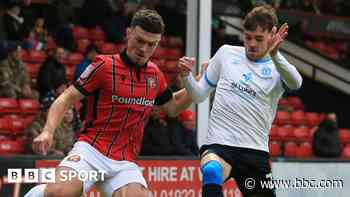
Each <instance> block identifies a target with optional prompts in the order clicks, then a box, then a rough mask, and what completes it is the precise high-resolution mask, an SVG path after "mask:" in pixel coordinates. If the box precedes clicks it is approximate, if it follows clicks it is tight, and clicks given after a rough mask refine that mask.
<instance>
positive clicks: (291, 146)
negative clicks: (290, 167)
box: [284, 142, 297, 157]
mask: <svg viewBox="0 0 350 197" xmlns="http://www.w3.org/2000/svg"><path fill="white" fill-rule="evenodd" d="M296 149H297V145H296V143H295V142H286V143H285V144H284V156H285V157H295V154H296Z"/></svg>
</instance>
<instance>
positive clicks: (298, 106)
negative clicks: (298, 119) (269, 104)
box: [287, 96, 304, 110]
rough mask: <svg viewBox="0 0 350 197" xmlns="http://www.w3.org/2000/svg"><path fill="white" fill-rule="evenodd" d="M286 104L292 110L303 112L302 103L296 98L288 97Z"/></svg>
mask: <svg viewBox="0 0 350 197" xmlns="http://www.w3.org/2000/svg"><path fill="white" fill-rule="evenodd" d="M287 99H288V103H289V104H290V105H291V106H292V107H293V109H294V110H304V104H303V101H302V100H301V99H300V98H299V97H297V96H289V97H288V98H287Z"/></svg>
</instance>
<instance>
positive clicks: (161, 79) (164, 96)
mask: <svg viewBox="0 0 350 197" xmlns="http://www.w3.org/2000/svg"><path fill="white" fill-rule="evenodd" d="M156 70H157V71H156V72H157V76H158V93H157V97H156V99H155V104H156V105H163V104H164V103H167V102H168V101H169V100H171V99H172V97H173V93H172V91H171V90H170V89H169V88H168V84H167V82H166V79H165V76H164V74H163V72H161V71H160V70H159V69H158V68H157V69H156Z"/></svg>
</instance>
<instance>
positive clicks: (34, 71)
mask: <svg viewBox="0 0 350 197" xmlns="http://www.w3.org/2000/svg"><path fill="white" fill-rule="evenodd" d="M25 65H26V68H27V71H28V73H29V75H30V78H32V79H35V78H36V77H37V76H38V72H39V69H40V63H29V62H28V63H25Z"/></svg>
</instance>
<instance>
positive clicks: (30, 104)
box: [19, 99, 40, 115]
mask: <svg viewBox="0 0 350 197" xmlns="http://www.w3.org/2000/svg"><path fill="white" fill-rule="evenodd" d="M19 106H20V109H21V112H22V114H23V115H34V114H36V113H37V112H38V111H39V108H40V104H39V102H38V101H37V100H34V99H20V100H19Z"/></svg>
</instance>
